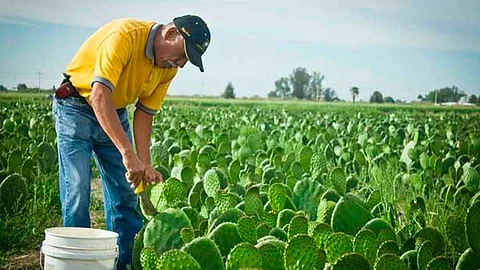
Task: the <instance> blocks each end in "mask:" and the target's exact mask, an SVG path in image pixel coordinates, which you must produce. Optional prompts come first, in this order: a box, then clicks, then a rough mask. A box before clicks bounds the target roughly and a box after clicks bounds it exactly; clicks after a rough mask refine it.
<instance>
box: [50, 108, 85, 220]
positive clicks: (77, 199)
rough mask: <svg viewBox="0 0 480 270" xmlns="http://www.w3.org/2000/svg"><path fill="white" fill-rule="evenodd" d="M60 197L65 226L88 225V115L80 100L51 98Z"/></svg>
mask: <svg viewBox="0 0 480 270" xmlns="http://www.w3.org/2000/svg"><path fill="white" fill-rule="evenodd" d="M53 102H54V104H53V113H54V117H55V130H56V133H57V146H58V147H57V150H58V164H59V184H60V200H61V203H62V217H63V225H64V226H65V227H90V215H89V212H88V207H89V203H90V178H91V167H90V158H91V155H92V148H93V143H92V140H91V139H90V134H91V123H92V122H91V121H92V118H91V116H89V115H88V110H87V108H86V107H85V106H87V107H88V105H85V104H82V103H81V102H80V101H78V100H75V99H66V100H57V99H54V101H53Z"/></svg>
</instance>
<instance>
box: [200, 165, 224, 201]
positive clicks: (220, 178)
mask: <svg viewBox="0 0 480 270" xmlns="http://www.w3.org/2000/svg"><path fill="white" fill-rule="evenodd" d="M203 187H204V188H205V192H206V193H207V195H208V196H209V197H212V198H213V197H215V196H216V195H217V191H218V190H219V189H225V188H226V187H227V179H225V176H224V174H223V173H222V172H221V171H220V170H219V169H216V168H212V169H209V170H208V171H206V172H205V175H203Z"/></svg>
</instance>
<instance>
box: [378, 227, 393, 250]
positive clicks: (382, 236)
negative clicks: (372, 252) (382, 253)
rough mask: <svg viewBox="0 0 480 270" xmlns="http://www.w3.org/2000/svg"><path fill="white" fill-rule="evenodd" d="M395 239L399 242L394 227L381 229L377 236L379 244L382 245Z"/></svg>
mask: <svg viewBox="0 0 480 270" xmlns="http://www.w3.org/2000/svg"><path fill="white" fill-rule="evenodd" d="M387 241H393V242H397V235H396V234H395V232H394V231H393V229H385V230H381V231H380V233H379V234H378V237H377V244H378V246H380V245H382V244H383V243H384V242H387Z"/></svg>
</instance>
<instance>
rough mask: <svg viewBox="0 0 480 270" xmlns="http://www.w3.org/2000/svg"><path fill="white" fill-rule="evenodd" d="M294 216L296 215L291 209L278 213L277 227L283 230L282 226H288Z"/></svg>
mask: <svg viewBox="0 0 480 270" xmlns="http://www.w3.org/2000/svg"><path fill="white" fill-rule="evenodd" d="M296 215H297V214H296V213H295V211H293V210H291V209H283V210H282V211H280V213H278V216H277V227H279V228H283V226H285V225H287V224H289V223H290V221H291V220H292V218H293V217H294V216H296Z"/></svg>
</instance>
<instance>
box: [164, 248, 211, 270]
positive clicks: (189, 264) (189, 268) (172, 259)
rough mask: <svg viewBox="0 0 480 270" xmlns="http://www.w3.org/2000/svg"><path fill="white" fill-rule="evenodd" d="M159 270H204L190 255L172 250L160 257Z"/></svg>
mask: <svg viewBox="0 0 480 270" xmlns="http://www.w3.org/2000/svg"><path fill="white" fill-rule="evenodd" d="M158 269H162V270H176V269H182V270H183V269H184V270H202V267H201V266H200V264H199V263H198V262H197V261H196V260H195V259H194V258H193V257H192V256H190V255H189V254H188V253H186V252H184V251H181V250H176V249H172V250H169V251H167V252H165V253H163V254H162V256H160V259H159V260H158Z"/></svg>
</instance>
